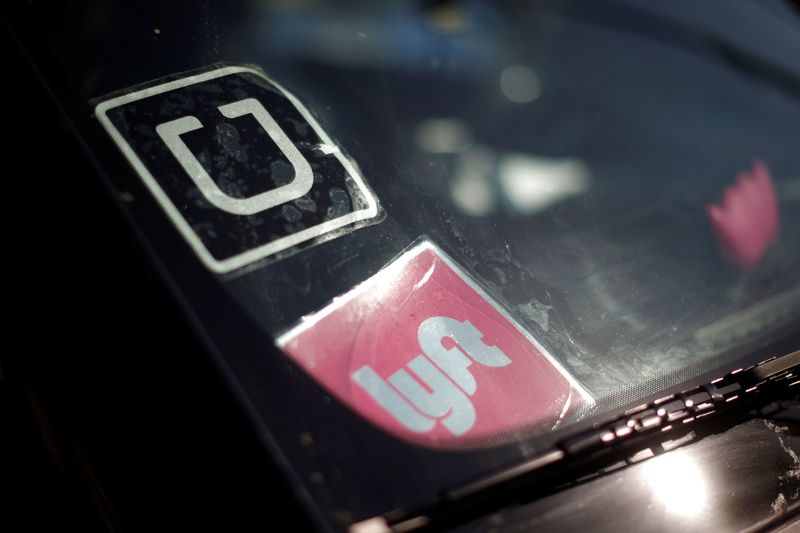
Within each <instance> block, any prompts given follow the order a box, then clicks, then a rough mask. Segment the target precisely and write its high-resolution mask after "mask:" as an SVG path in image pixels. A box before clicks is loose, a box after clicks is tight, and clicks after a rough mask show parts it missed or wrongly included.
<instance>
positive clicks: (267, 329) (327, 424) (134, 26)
mask: <svg viewBox="0 0 800 533" xmlns="http://www.w3.org/2000/svg"><path fill="white" fill-rule="evenodd" d="M33 10H34V12H35V13H36V15H35V17H36V20H37V24H38V27H39V28H40V30H41V32H42V39H43V41H44V42H46V43H47V44H48V46H49V47H50V49H51V51H52V53H53V54H54V56H55V57H56V59H57V62H58V64H59V66H60V68H61V71H60V75H61V76H63V79H64V80H66V81H67V83H69V84H70V86H71V87H72V88H73V90H74V91H75V93H76V94H77V95H79V96H78V99H79V100H80V101H82V102H84V103H85V104H86V105H87V108H86V110H88V109H90V108H89V107H88V105H89V104H88V103H89V102H90V101H92V100H93V99H96V98H98V97H101V96H103V95H105V94H108V93H112V92H115V91H119V90H121V89H125V88H127V87H133V86H136V85H138V84H141V83H143V82H148V81H150V80H154V79H157V78H161V77H163V76H168V75H174V74H177V73H181V72H184V71H190V70H194V69H198V68H203V67H206V66H208V65H213V64H216V63H225V64H237V65H252V66H254V67H255V68H257V69H260V70H261V71H263V72H264V73H266V74H267V75H268V76H269V78H270V79H272V80H275V81H277V82H278V83H280V84H281V86H282V87H284V88H285V89H286V90H287V91H289V92H291V93H292V94H294V95H295V96H296V97H297V99H298V100H299V101H301V102H302V103H303V105H304V106H305V107H306V108H308V109H309V110H310V112H311V113H312V114H313V116H314V117H316V120H317V121H318V122H319V124H320V125H321V126H322V128H324V130H325V131H326V132H327V133H328V134H329V135H330V136H331V137H332V139H333V140H335V142H336V143H337V144H338V146H339V147H341V149H342V151H343V152H344V153H346V154H347V157H348V158H349V160H350V161H352V162H353V163H354V164H355V165H357V167H358V169H359V171H360V173H361V174H362V175H363V177H364V179H365V180H366V181H367V182H368V183H369V186H370V187H371V188H372V190H373V191H374V193H375V195H376V197H377V199H378V201H379V202H380V205H381V209H382V211H383V215H382V218H380V220H379V221H377V222H376V223H374V224H371V225H369V226H366V227H362V228H359V229H355V230H352V231H346V232H344V233H343V234H341V235H338V236H337V237H336V238H333V239H330V240H327V241H325V242H321V243H319V244H316V245H314V246H310V247H305V248H303V249H302V250H297V251H296V253H292V254H289V255H288V256H286V257H281V258H279V260H275V261H265V262H262V263H255V264H253V265H251V266H250V267H249V268H247V269H245V270H243V271H239V272H232V273H226V274H224V275H216V274H213V273H206V275H207V276H208V280H209V281H208V282H207V283H213V284H214V289H213V290H210V289H209V290H210V292H213V293H214V294H218V295H219V296H218V298H219V299H220V301H222V302H223V305H220V306H217V307H216V309H215V311H214V312H218V313H228V314H229V316H230V315H235V316H237V317H241V320H240V322H238V323H236V324H232V323H230V322H233V320H232V319H231V320H230V321H228V322H226V321H225V320H220V321H215V323H214V324H213V325H209V326H208V328H209V331H210V334H211V336H212V337H213V336H214V335H219V336H220V337H222V336H224V332H228V334H229V335H231V336H235V335H234V334H232V333H231V332H237V331H239V332H240V331H242V330H244V329H246V328H248V327H250V326H252V327H253V331H257V332H258V333H257V334H256V333H253V334H252V335H242V336H241V337H240V340H239V343H238V344H236V343H225V342H222V341H220V342H219V343H218V346H219V348H220V352H221V358H222V360H223V361H225V364H227V365H228V366H229V367H230V368H231V369H232V370H233V375H234V377H235V380H234V381H235V383H236V384H237V386H239V387H241V388H242V390H243V391H244V392H245V396H246V397H247V398H249V400H248V401H249V402H250V405H251V406H252V407H253V411H254V412H255V413H256V416H255V419H256V420H257V421H258V423H261V424H263V425H264V427H265V428H266V432H267V434H269V435H270V438H269V442H270V443H271V444H272V445H274V446H275V448H274V449H276V450H280V453H281V457H283V458H284V459H285V460H286V461H287V464H288V465H289V467H290V471H291V472H292V473H293V475H295V476H296V477H295V479H296V480H297V481H298V483H299V484H300V485H301V486H303V487H305V489H306V490H308V491H309V493H310V494H311V495H312V496H313V499H314V501H315V502H316V506H317V508H318V509H320V510H321V516H323V517H324V520H328V521H330V522H332V523H337V524H346V523H349V522H351V521H352V520H356V519H360V518H364V517H367V516H370V515H372V514H375V513H379V512H382V511H385V510H387V509H389V508H392V507H395V506H400V505H404V504H407V503H409V502H411V501H414V500H417V499H422V498H425V497H426V496H429V495H433V494H434V493H435V491H436V490H438V489H441V488H442V487H445V486H452V485H454V484H457V483H459V482H461V481H464V480H466V479H469V478H472V477H474V476H476V475H479V474H481V473H484V472H487V471H490V470H492V469H494V468H497V467H499V466H501V465H505V464H509V463H511V462H513V461H514V460H517V459H519V458H521V457H524V456H526V455H528V454H530V453H533V452H534V451H535V450H536V449H537V447H538V446H539V445H540V444H541V443H542V442H544V441H545V440H546V439H547V438H548V433H549V432H550V431H551V430H556V431H567V430H568V429H569V427H570V424H571V423H573V424H577V423H580V422H581V421H582V420H588V419H589V418H590V417H592V416H597V415H600V414H602V413H603V412H606V411H607V410H609V409H614V408H618V407H620V406H625V405H628V404H630V403H631V402H635V401H637V400H639V399H643V398H645V397H648V396H650V395H653V394H656V393H658V392H661V391H664V390H667V389H669V388H670V387H673V386H678V385H680V384H681V383H684V382H685V381H687V380H689V379H691V378H693V377H696V376H699V375H701V374H703V373H705V372H708V371H712V370H715V369H726V370H729V369H730V368H731V367H732V366H733V365H735V364H736V363H737V362H738V361H739V360H740V359H741V358H742V357H746V356H747V355H748V354H750V353H752V352H753V351H755V350H756V349H758V348H761V347H764V346H766V345H767V344H768V343H770V342H773V341H775V340H776V339H778V338H780V337H781V335H784V334H785V333H786V332H787V331H791V330H793V329H795V330H796V328H797V326H798V323H799V321H800V151H798V148H799V147H800V54H798V53H797V52H796V51H797V50H800V16H799V15H798V10H797V8H796V5H795V4H791V3H786V2H779V1H744V0H743V1H737V2H728V1H725V2H723V1H715V2H703V3H693V2H680V3H664V2H644V1H635V0H629V1H616V2H592V3H582V2H481V1H464V2H430V3H427V2H399V1H387V2H358V1H350V2H344V3H340V2H337V3H323V2H316V1H310V0H309V1H299V2H283V1H281V2H267V1H255V0H253V1H250V2H243V3H237V4H236V5H231V4H227V3H219V4H217V3H213V2H200V3H188V2H187V3H173V2H170V3H156V2H152V3H151V2H137V3H135V4H134V3H126V2H120V3H112V2H99V1H94V2H86V3H84V4H82V5H81V6H80V7H78V6H66V5H49V4H46V3H39V2H33ZM86 110H84V111H86ZM85 134H86V135H87V136H93V135H96V136H99V135H100V134H101V132H100V128H99V126H98V127H97V128H96V129H95V130H91V131H88V130H87V132H85ZM96 146H102V148H103V150H104V154H103V155H102V156H101V159H104V160H105V161H109V160H110V159H112V158H115V157H117V155H116V153H115V152H114V151H113V148H112V147H111V145H110V144H107V145H96ZM91 149H93V145H90V150H91ZM97 150H98V151H99V150H100V149H99V148H97ZM108 168H109V179H110V180H111V181H112V183H115V186H119V184H120V183H122V182H123V181H124V183H125V184H127V185H129V186H130V187H135V186H134V185H130V183H132V182H135V179H134V180H131V179H130V178H129V177H123V174H124V173H125V172H127V170H126V169H127V167H126V166H125V165H124V164H123V163H120V162H119V161H117V162H115V163H113V164H110V166H108ZM115 180H116V181H115ZM125 180H128V181H125ZM141 197H142V198H144V199H143V200H142V201H144V202H148V201H150V200H148V199H147V198H148V197H147V193H146V192H143V193H142V195H141ZM159 217H160V215H158V213H157V211H156V210H150V211H147V210H144V211H140V212H137V213H136V218H137V220H138V221H139V223H140V224H141V225H142V227H143V228H144V230H145V234H146V235H147V236H148V238H150V239H152V240H153V241H154V242H156V245H155V249H156V251H159V250H166V249H167V248H168V246H167V243H166V242H164V243H161V244H159V242H158V241H160V240H164V241H166V240H168V239H169V238H170V237H169V236H165V235H161V233H160V232H161V230H162V229H163V228H165V227H167V225H168V223H167V222H165V220H164V219H161V218H159ZM421 239H422V241H421ZM423 241H424V242H430V243H433V245H435V246H436V247H437V249H439V250H441V251H442V253H443V254H445V255H446V257H447V261H451V262H452V263H453V264H455V265H457V268H458V269H459V270H458V272H463V273H464V275H463V276H462V277H464V276H465V277H467V278H469V281H470V282H471V283H474V284H475V286H477V287H479V288H480V291H481V292H480V294H482V295H486V297H487V298H489V299H491V302H492V305H494V306H495V307H497V308H499V309H500V310H501V311H502V314H503V316H504V317H507V318H508V319H509V320H511V321H512V322H513V323H514V324H517V325H519V328H520V331H521V332H522V334H524V335H525V336H526V338H528V337H530V338H532V339H534V341H535V343H537V345H538V346H540V347H541V349H542V351H546V352H547V353H548V355H549V356H550V357H551V358H552V360H554V361H555V362H556V364H558V365H560V367H561V368H562V369H563V371H564V372H565V374H566V375H568V376H569V380H570V383H574V384H575V386H576V387H578V388H579V389H580V390H581V391H584V392H585V393H586V395H587V397H589V398H590V399H591V401H587V402H585V404H584V405H583V406H582V408H580V409H572V410H570V411H569V412H568V413H567V414H566V416H564V417H562V418H559V419H558V421H557V423H554V424H551V423H548V424H539V425H536V426H535V427H532V429H530V431H521V432H518V433H515V434H514V435H516V437H513V436H512V437H511V438H509V436H508V434H504V435H503V438H502V439H501V438H499V437H498V439H496V440H493V439H492V438H491V434H489V436H488V437H487V438H482V439H481V440H480V442H478V443H476V444H475V445H474V446H472V447H470V449H468V450H464V449H459V450H438V451H437V450H433V449H429V448H428V447H427V446H426V445H425V444H426V443H419V442H417V443H413V442H412V443H409V442H407V441H406V440H403V439H399V438H397V437H396V436H393V435H392V434H391V433H390V432H387V431H385V430H383V429H380V428H379V427H377V426H374V425H373V424H371V423H369V422H368V421H367V420H365V419H364V418H362V417H360V416H358V415H356V414H354V413H353V412H352V410H351V409H349V408H348V406H347V405H346V402H342V401H340V399H339V398H338V397H337V396H336V395H335V394H334V395H331V394H330V389H328V388H325V387H324V386H321V385H319V383H318V382H317V381H315V380H314V379H313V378H310V377H309V376H308V374H307V373H306V372H305V371H304V370H303V369H302V367H301V366H300V365H298V364H296V361H294V360H293V359H292V358H290V357H288V356H287V355H286V353H284V352H283V351H281V350H279V349H278V348H276V347H275V345H274V341H275V339H276V338H278V337H280V336H281V335H284V334H286V333H287V332H288V331H290V330H291V329H292V328H293V327H294V326H296V325H297V324H298V323H300V321H301V319H302V317H304V316H309V315H313V314H314V313H317V312H319V311H320V310H321V309H323V308H325V306H326V305H328V304H329V303H330V302H331V301H332V300H333V299H335V298H337V297H339V296H341V295H344V294H347V293H348V292H349V291H351V290H352V289H353V288H354V287H356V286H357V285H358V284H360V283H363V282H365V281H367V280H368V279H370V278H372V276H374V275H375V274H376V273H377V272H379V271H380V270H381V269H382V268H383V267H385V266H387V265H389V264H390V263H392V262H393V260H394V259H395V258H397V257H398V256H400V254H402V253H403V252H404V251H405V250H409V249H411V248H410V247H412V246H413V245H414V244H415V243H420V242H423ZM171 253H172V252H169V253H167V254H165V258H164V261H165V263H166V266H167V269H168V270H169V271H170V273H171V274H172V276H174V277H175V278H176V279H178V278H180V277H181V276H180V272H181V269H182V268H185V265H186V264H187V263H189V262H191V261H192V259H191V258H190V259H186V258H182V259H181V261H182V262H176V261H177V260H175V259H174V258H173V257H172V256H170V255H169V254H171ZM186 268H189V267H186ZM191 268H194V266H192V267H191ZM423 272H424V270H423ZM181 283H183V282H181V281H179V282H178V285H181ZM187 283H188V282H187ZM387 283H390V282H387ZM195 289H196V287H195ZM195 289H192V290H189V289H187V288H186V287H181V290H182V291H183V292H184V293H186V298H187V299H188V300H189V301H190V303H192V304H193V305H194V306H195V307H196V308H197V309H199V308H200V307H202V305H203V304H202V302H200V301H199V300H200V299H202V296H200V295H198V294H197V291H196V290H195ZM193 291H194V292H193ZM197 312H198V314H199V315H200V316H201V317H203V316H204V313H205V311H202V310H198V311H197ZM209 312H211V311H209ZM376 342H377V341H376ZM532 342H533V341H532ZM474 366H477V365H474ZM276 369H280V371H278V370H276ZM498 375H499V374H498ZM480 386H481V383H478V387H480ZM531 386H534V387H535V386H538V384H537V383H536V382H535V381H534V382H533V383H532V384H531ZM576 390H577V389H576ZM509 408H511V407H509ZM513 408H514V409H516V411H517V412H522V413H523V414H524V412H525V406H522V407H520V406H513ZM531 409H532V411H531V412H534V411H535V409H534V408H531ZM565 412H566V411H565ZM384 429H385V428H384ZM498 434H499V433H498Z"/></svg>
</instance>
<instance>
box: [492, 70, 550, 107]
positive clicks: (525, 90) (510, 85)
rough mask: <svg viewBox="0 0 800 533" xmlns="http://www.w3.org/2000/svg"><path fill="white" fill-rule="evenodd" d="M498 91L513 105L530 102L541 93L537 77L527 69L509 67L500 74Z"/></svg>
mask: <svg viewBox="0 0 800 533" xmlns="http://www.w3.org/2000/svg"><path fill="white" fill-rule="evenodd" d="M500 89H501V90H502V91H503V94H504V95H505V97H506V98H508V99H509V100H511V101H512V102H514V103H515V104H524V103H527V102H532V101H534V100H536V99H537V98H539V95H540V94H541V92H542V87H541V84H540V83H539V76H537V75H536V73H535V72H534V71H533V70H531V69H530V68H528V67H525V66H522V65H510V66H508V67H506V68H504V69H503V72H501V73H500Z"/></svg>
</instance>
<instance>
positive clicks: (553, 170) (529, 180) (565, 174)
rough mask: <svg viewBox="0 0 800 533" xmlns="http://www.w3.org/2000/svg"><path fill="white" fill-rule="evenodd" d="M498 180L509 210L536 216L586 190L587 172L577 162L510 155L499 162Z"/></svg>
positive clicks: (584, 166) (582, 165)
mask: <svg viewBox="0 0 800 533" xmlns="http://www.w3.org/2000/svg"><path fill="white" fill-rule="evenodd" d="M498 176H499V178H500V185H501V186H502V188H503V192H504V196H505V197H506V199H507V200H508V202H509V204H510V205H511V207H513V208H514V210H515V211H517V212H519V213H524V214H533V213H539V212H541V211H544V210H546V209H548V208H550V207H551V206H553V205H555V204H557V203H559V202H561V201H562V200H565V199H567V198H570V197H572V196H576V195H579V194H582V193H584V192H586V191H587V190H588V188H589V170H588V168H587V167H586V165H585V164H583V163H582V162H581V161H579V160H577V159H551V158H544V157H534V156H527V155H509V156H505V157H504V158H503V159H502V160H501V162H500V165H499V169H498Z"/></svg>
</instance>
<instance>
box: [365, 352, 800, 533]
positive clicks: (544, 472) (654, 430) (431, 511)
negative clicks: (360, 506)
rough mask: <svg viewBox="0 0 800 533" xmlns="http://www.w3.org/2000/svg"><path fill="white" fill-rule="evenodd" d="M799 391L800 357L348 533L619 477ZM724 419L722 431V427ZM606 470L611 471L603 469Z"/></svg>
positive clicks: (773, 362)
mask: <svg viewBox="0 0 800 533" xmlns="http://www.w3.org/2000/svg"><path fill="white" fill-rule="evenodd" d="M797 385H800V350H798V351H795V352H792V353H790V354H787V355H784V356H781V357H776V358H771V359H768V360H766V361H763V362H761V363H758V364H756V365H754V366H751V367H748V368H738V369H736V370H733V371H732V372H729V373H728V374H726V375H725V376H723V377H721V378H718V379H715V380H713V381H711V382H709V383H706V384H704V385H700V386H697V387H694V388H692V389H688V390H685V391H683V392H680V393H676V394H670V395H668V396H665V397H663V398H660V399H658V400H655V401H653V402H650V403H647V404H644V405H641V406H638V407H635V408H633V409H629V410H627V411H625V412H624V413H622V414H617V415H615V416H613V417H611V418H610V419H608V420H607V421H604V422H601V423H597V424H594V425H593V426H592V428H590V429H588V430H583V431H581V432H579V433H577V434H574V435H570V436H569V437H567V438H565V439H562V440H561V441H559V442H558V443H557V444H556V445H555V446H553V447H552V448H549V449H546V450H544V451H542V452H540V453H538V454H536V455H535V456H534V457H533V458H531V459H528V460H525V461H523V462H521V463H517V464H515V465H512V466H510V467H509V468H506V469H503V470H501V471H499V472H497V473H494V474H491V475H488V476H485V477H482V478H480V479H477V480H475V481H473V482H471V483H468V484H466V485H462V486H460V487H457V488H454V489H452V490H448V491H445V492H444V493H442V494H441V495H440V496H439V497H438V498H437V499H436V500H434V501H432V502H429V503H426V504H423V505H420V506H417V507H416V508H409V509H398V510H395V511H391V512H389V513H386V514H384V515H382V516H378V517H374V518H371V519H368V520H365V521H362V522H358V523H356V524H353V525H352V526H351V527H350V532H351V533H367V532H370V533H378V532H398V533H400V532H407V531H417V530H423V529H429V528H437V529H438V528H441V527H445V526H452V525H455V524H458V523H463V522H465V521H467V520H469V519H471V518H476V517H478V516H480V515H482V514H484V513H486V512H489V511H491V510H492V509H497V508H500V507H503V506H507V505H509V504H513V503H515V502H516V501H520V500H528V501H529V500H531V499H533V498H535V497H539V496H542V495H544V494H547V493H549V492H554V491H555V490H558V489H559V488H562V487H564V486H566V485H570V484H574V483H575V482H576V481H577V482H581V481H584V480H586V478H587V477H595V476H596V475H600V474H603V473H607V472H610V471H611V470H616V468H617V467H618V465H620V458H621V459H622V461H623V464H622V466H624V465H625V464H632V463H635V462H638V461H639V460H642V459H646V458H649V457H652V456H654V455H658V454H659V453H663V452H666V451H669V450H671V449H674V448H676V447H678V446H681V445H683V444H685V443H687V442H690V441H693V440H696V439H697V437H698V435H700V436H705V435H707V434H713V433H718V432H719V431H721V430H723V429H727V428H729V427H731V425H735V424H738V423H741V422H743V421H745V420H747V419H750V418H755V417H769V416H770V415H771V414H773V411H776V410H778V409H779V408H778V407H775V404H774V402H775V401H777V400H781V399H784V398H786V397H787V393H790V394H794V393H795V390H800V389H795V387H796V386H797ZM790 391H791V392H790ZM726 414H727V415H728V416H724V415H726ZM723 419H724V422H725V423H720V422H721V421H723ZM700 421H702V422H700ZM647 452H649V453H647ZM604 464H610V465H612V466H611V467H608V468H605V469H604V468H603V467H602V465H604ZM582 476H583V477H582Z"/></svg>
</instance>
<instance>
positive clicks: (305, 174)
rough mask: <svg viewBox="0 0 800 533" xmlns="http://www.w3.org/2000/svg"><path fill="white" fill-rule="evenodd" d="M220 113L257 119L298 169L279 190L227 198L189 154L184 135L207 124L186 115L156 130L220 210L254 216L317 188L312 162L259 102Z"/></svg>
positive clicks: (238, 104)
mask: <svg viewBox="0 0 800 533" xmlns="http://www.w3.org/2000/svg"><path fill="white" fill-rule="evenodd" d="M217 109H218V110H219V112H220V113H221V114H222V116H224V117H225V118H238V117H243V116H245V115H253V117H254V118H255V119H256V120H257V121H258V123H259V124H260V125H261V127H262V128H264V131H266V132H267V135H269V137H270V139H272V141H273V142H274V143H275V144H276V145H278V148H279V149H280V150H281V152H283V155H285V156H286V158H287V159H288V160H289V163H291V165H292V167H293V168H294V178H292V181H290V182H289V183H286V184H285V185H281V186H280V187H277V188H275V189H272V190H269V191H265V192H262V193H259V194H256V195H255V196H250V197H249V198H234V197H232V196H229V195H227V194H225V192H223V191H222V189H220V188H219V186H218V185H217V184H216V182H215V181H214V180H213V179H211V176H209V175H208V172H206V169H205V168H203V165H201V164H200V161H198V160H197V157H196V156H195V155H194V154H193V153H192V151H191V150H189V147H188V146H186V143H184V142H183V139H181V135H183V134H185V133H189V132H191V131H196V130H199V129H202V128H203V123H202V122H200V120H199V119H198V118H197V117H195V116H194V115H186V116H184V117H181V118H176V119H175V120H170V121H169V122H164V123H162V124H159V125H158V126H156V133H158V136H159V137H161V140H163V141H164V144H166V145H167V148H169V151H170V152H172V155H174V156H175V158H176V159H177V160H178V163H180V165H181V167H182V168H183V170H184V171H185V172H186V174H188V175H189V177H190V178H192V181H194V183H195V185H197V188H198V189H200V192H202V193H203V196H205V197H206V199H207V200H208V201H209V202H211V204H212V205H213V206H215V207H217V208H218V209H222V210H223V211H227V212H228V213H233V214H234V215H254V214H256V213H259V212H261V211H265V210H267V209H270V208H272V207H275V206H277V205H281V204H285V203H286V202H291V201H292V200H296V199H297V198H300V197H301V196H303V195H304V194H306V193H307V192H308V191H310V190H311V186H312V185H313V184H314V172H313V171H312V170H311V165H310V164H309V163H308V160H307V159H306V158H305V157H303V154H301V153H300V150H298V149H297V147H296V146H295V145H294V143H292V141H291V140H290V139H289V137H287V136H286V133H285V132H284V131H283V130H282V129H281V127H280V126H279V125H278V123H277V122H275V119H274V118H272V115H270V114H269V111H267V110H266V108H264V106H263V104H262V103H261V102H259V101H258V100H256V99H255V98H245V99H244V100H239V101H237V102H232V103H230V104H225V105H221V106H218V107H217Z"/></svg>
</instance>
